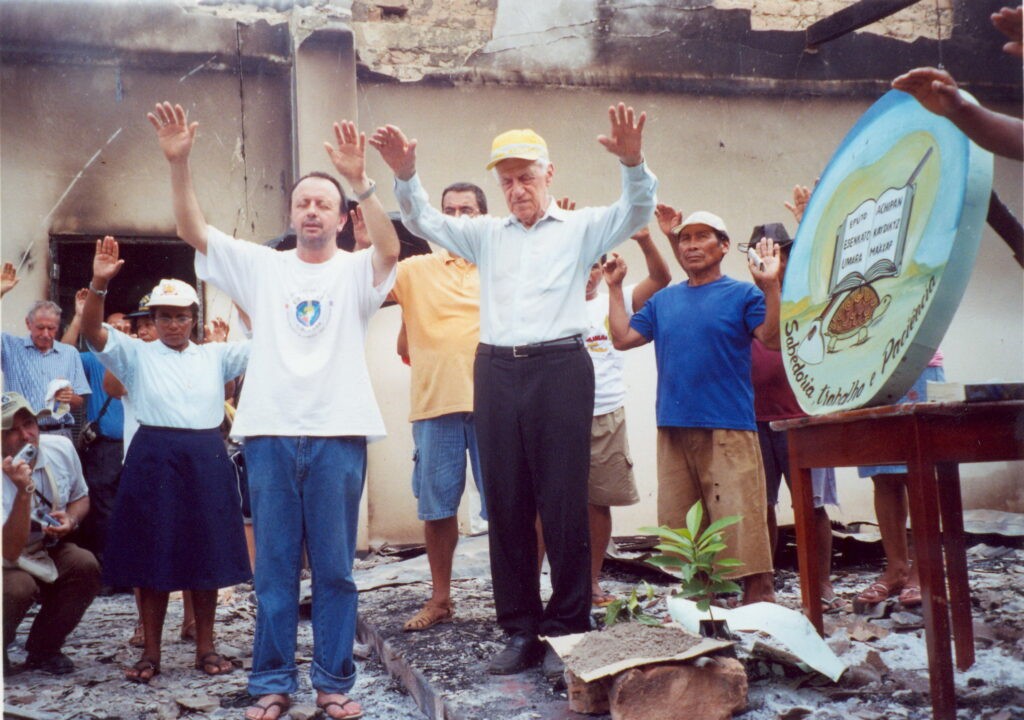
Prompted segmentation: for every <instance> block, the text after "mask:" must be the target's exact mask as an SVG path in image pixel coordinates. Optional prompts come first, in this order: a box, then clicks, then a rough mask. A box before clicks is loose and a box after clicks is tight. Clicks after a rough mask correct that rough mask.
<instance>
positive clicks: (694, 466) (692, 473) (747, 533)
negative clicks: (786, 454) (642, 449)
mask: <svg viewBox="0 0 1024 720" xmlns="http://www.w3.org/2000/svg"><path fill="white" fill-rule="evenodd" d="M698 500H702V501H703V502H704V520H705V526H706V525H707V523H709V522H714V521H715V520H717V519H719V518H722V517H725V516H727V515H741V516H743V519H742V520H741V521H740V522H739V523H737V524H735V525H731V526H729V527H727V528H725V530H723V535H724V539H725V544H726V549H725V550H723V551H722V554H721V555H720V557H723V558H726V557H731V558H736V559H738V560H740V561H742V562H743V566H742V567H740V568H737V569H736V571H734V572H733V573H731V574H730V577H733V578H739V577H745V576H747V575H755V574H757V573H765V572H771V571H772V557H771V546H770V544H769V542H768V514H767V513H768V510H767V500H766V497H765V489H764V466H763V465H762V463H761V449H760V447H759V445H758V440H757V433H756V432H753V431H747V430H712V429H705V428H675V427H664V428H658V524H659V525H668V526H669V527H671V528H680V527H685V526H686V513H687V511H688V510H689V509H690V507H691V506H692V505H693V504H694V503H695V502H697V501H698Z"/></svg>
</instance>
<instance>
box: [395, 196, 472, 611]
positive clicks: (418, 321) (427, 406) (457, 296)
mask: <svg viewBox="0 0 1024 720" xmlns="http://www.w3.org/2000/svg"><path fill="white" fill-rule="evenodd" d="M441 210H442V212H444V214H445V215H449V216H451V217H461V216H463V215H465V216H469V217H476V216H478V215H483V214H486V213H487V198H486V197H485V196H484V192H483V190H481V189H480V188H479V187H477V186H476V185H473V184H471V183H455V184H454V185H449V186H448V187H447V188H445V190H444V193H443V194H442V195H441ZM391 295H392V298H393V299H394V300H396V301H397V302H398V303H399V305H401V306H402V317H403V325H402V330H401V332H400V334H399V354H400V355H402V356H403V358H405V359H406V360H407V362H409V364H410V366H411V367H412V388H411V390H412V403H411V404H412V410H411V412H410V415H409V420H410V421H411V422H412V434H413V440H414V442H415V444H416V452H415V466H414V468H413V476H412V487H413V493H414V494H415V495H416V498H417V501H418V506H417V514H418V516H419V519H420V520H423V523H424V527H423V534H424V537H425V540H426V545H427V560H428V562H429V563H430V575H431V581H432V584H433V590H432V592H431V596H430V599H429V600H428V601H427V603H426V604H425V605H424V606H423V608H422V609H421V610H420V611H419V612H418V613H416V614H415V615H414V616H413V617H412V618H410V619H409V621H408V622H406V623H405V626H404V629H405V630H409V631H412V630H426V629H427V628H429V627H431V626H433V625H436V624H437V623H439V622H447V621H449V620H451V618H452V616H453V615H454V604H453V603H452V599H451V578H452V560H453V558H454V556H455V546H456V544H457V543H458V540H459V525H458V519H457V518H456V514H457V513H458V509H459V501H460V499H461V498H462V492H463V489H464V488H465V484H466V453H467V451H468V452H469V458H470V461H471V463H472V466H473V479H474V481H475V482H476V487H477V490H478V491H480V496H481V500H483V483H482V479H481V474H480V458H479V453H478V451H477V443H476V431H475V429H474V425H473V360H474V356H475V354H476V346H477V343H478V342H479V341H480V275H479V273H478V271H477V268H476V265H473V264H472V263H470V262H468V261H466V260H464V259H463V258H460V257H456V256H454V255H451V254H450V253H449V252H448V251H447V250H442V251H440V252H436V253H431V254H428V255H415V256H413V257H410V258H407V259H405V260H403V261H402V262H400V263H399V264H398V277H397V279H396V280H395V286H394V289H393V290H392V291H391ZM486 512H487V511H486V510H485V509H483V503H482V502H481V515H482V517H484V519H486V518H487V514H486Z"/></svg>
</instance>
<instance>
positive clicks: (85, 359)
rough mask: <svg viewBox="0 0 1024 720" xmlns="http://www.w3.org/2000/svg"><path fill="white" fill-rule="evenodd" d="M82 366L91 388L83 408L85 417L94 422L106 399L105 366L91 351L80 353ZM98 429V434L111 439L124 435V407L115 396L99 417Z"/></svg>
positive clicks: (118, 438) (117, 438)
mask: <svg viewBox="0 0 1024 720" xmlns="http://www.w3.org/2000/svg"><path fill="white" fill-rule="evenodd" d="M82 367H83V368H84V369H85V377H86V379H88V380H89V387H91V388H92V394H91V395H89V398H88V404H87V405H86V408H85V413H86V418H87V419H88V420H89V422H95V421H96V417H97V416H98V415H99V414H100V410H102V409H103V403H105V402H106V401H107V393H106V392H105V391H104V390H103V373H104V372H105V371H106V368H104V367H103V365H102V364H100V361H99V360H98V359H97V358H96V356H95V355H93V354H92V353H91V352H84V353H82ZM99 430H100V435H102V436H103V437H108V438H111V439H113V440H120V439H121V438H122V437H123V436H124V408H122V407H121V401H120V400H118V399H117V398H114V399H113V400H111V401H110V405H108V406H107V411H106V412H105V413H103V417H102V418H100V428H99Z"/></svg>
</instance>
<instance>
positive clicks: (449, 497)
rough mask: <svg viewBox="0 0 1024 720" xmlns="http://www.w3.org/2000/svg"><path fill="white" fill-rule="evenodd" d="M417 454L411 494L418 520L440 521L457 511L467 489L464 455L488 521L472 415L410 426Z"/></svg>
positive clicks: (460, 415)
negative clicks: (470, 467)
mask: <svg viewBox="0 0 1024 720" xmlns="http://www.w3.org/2000/svg"><path fill="white" fill-rule="evenodd" d="M412 437H413V442H415V444H416V451H415V454H414V455H413V460H414V462H415V465H413V470H412V493H413V495H415V496H416V499H417V500H418V501H419V502H418V503H417V514H418V515H419V519H420V520H443V519H445V518H450V517H453V516H454V515H456V514H457V513H458V512H459V501H460V500H462V491H463V490H465V488H466V452H467V451H468V452H469V461H470V463H471V464H472V466H473V480H474V481H475V482H476V489H477V492H479V493H480V500H481V502H480V516H481V517H482V518H483V519H484V520H486V519H487V506H486V504H485V503H484V487H483V483H482V480H481V478H482V474H481V472H480V452H479V450H478V449H477V444H476V430H475V428H474V426H473V413H467V412H459V413H449V414H447V415H440V416H438V417H433V418H427V419H426V420H416V421H414V422H413V424H412Z"/></svg>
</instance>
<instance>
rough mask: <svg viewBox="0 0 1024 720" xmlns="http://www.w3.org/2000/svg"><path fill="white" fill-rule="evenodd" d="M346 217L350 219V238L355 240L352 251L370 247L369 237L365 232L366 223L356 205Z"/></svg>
mask: <svg viewBox="0 0 1024 720" xmlns="http://www.w3.org/2000/svg"><path fill="white" fill-rule="evenodd" d="M348 216H349V218H351V219H352V237H354V238H355V240H356V244H355V248H354V249H356V250H365V249H366V248H368V247H370V235H369V233H367V232H366V221H365V220H364V219H363V211H362V209H361V208H360V207H359V206H358V205H356V206H355V207H354V208H352V209H351V210H349V211H348Z"/></svg>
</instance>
